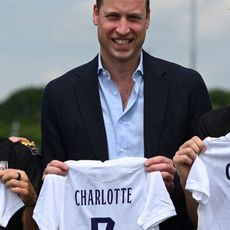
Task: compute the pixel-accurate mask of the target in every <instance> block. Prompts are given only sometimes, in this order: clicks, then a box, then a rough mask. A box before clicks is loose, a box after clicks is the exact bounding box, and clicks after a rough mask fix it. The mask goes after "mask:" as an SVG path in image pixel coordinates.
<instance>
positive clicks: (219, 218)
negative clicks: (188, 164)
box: [186, 133, 230, 230]
mask: <svg viewBox="0 0 230 230" xmlns="http://www.w3.org/2000/svg"><path fill="white" fill-rule="evenodd" d="M204 143H205V147H206V150H205V152H204V153H201V154H200V155H199V156H197V158H196V160H195V161H194V163H193V165H192V168H191V170H190V173H189V176H188V179H187V183H186V189H187V190H189V191H191V192H192V194H193V198H194V199H196V200H197V201H198V203H199V207H198V229H199V230H205V229H211V230H229V229H230V133H229V134H228V135H226V136H223V137H219V138H211V137H208V138H206V139H205V140H204Z"/></svg>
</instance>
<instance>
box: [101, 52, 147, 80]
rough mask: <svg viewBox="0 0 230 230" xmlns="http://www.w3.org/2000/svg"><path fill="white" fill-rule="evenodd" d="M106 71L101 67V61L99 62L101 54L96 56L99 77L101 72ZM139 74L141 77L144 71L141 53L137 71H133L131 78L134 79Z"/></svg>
mask: <svg viewBox="0 0 230 230" xmlns="http://www.w3.org/2000/svg"><path fill="white" fill-rule="evenodd" d="M103 71H106V70H105V69H104V67H103V65H102V60H101V54H100V53H99V54H98V69H97V73H98V75H100V73H101V72H103ZM137 72H139V73H140V74H141V75H142V76H143V74H144V69H143V51H141V57H140V62H139V64H138V66H137V69H136V70H135V71H134V73H133V76H134V78H135V76H136V73H137Z"/></svg>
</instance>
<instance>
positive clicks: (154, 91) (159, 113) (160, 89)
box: [143, 52, 169, 158]
mask: <svg viewBox="0 0 230 230" xmlns="http://www.w3.org/2000/svg"><path fill="white" fill-rule="evenodd" d="M157 62H158V59H156V58H153V57H151V56H150V55H148V54H147V53H145V52H144V59H143V63H144V146H145V157H147V158H149V157H152V156H156V155H158V145H159V141H160V137H161V132H162V128H163V121H164V115H165V110H166V104H167V98H168V88H169V83H168V80H167V78H166V77H165V76H164V75H165V73H166V68H165V67H164V66H162V65H161V64H160V63H157Z"/></svg>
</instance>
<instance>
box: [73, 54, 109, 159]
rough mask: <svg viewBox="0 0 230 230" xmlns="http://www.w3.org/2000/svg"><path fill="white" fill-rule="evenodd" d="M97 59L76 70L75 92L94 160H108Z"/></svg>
mask: <svg viewBox="0 0 230 230" xmlns="http://www.w3.org/2000/svg"><path fill="white" fill-rule="evenodd" d="M97 63H98V61H97V57H96V58H94V59H93V61H91V62H89V63H88V64H86V65H84V66H82V67H80V68H79V69H77V75H78V77H79V78H78V80H77V81H76V84H75V89H76V90H75V92H76V95H77V97H78V103H79V107H80V111H81V113H82V118H83V119H84V122H85V124H84V125H85V127H86V130H87V132H88V135H89V139H90V141H91V143H92V146H93V151H94V153H95V157H96V159H100V160H102V161H104V160H107V159H108V148H107V140H106V132H105V126H104V120H103V114H102V109H101V103H100V96H99V90H98V75H97V66H98V64H97Z"/></svg>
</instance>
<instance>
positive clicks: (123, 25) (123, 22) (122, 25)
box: [116, 18, 130, 35]
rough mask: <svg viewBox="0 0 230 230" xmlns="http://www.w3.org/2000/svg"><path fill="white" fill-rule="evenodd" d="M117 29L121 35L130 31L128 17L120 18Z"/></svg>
mask: <svg viewBox="0 0 230 230" xmlns="http://www.w3.org/2000/svg"><path fill="white" fill-rule="evenodd" d="M116 31H117V32H118V33H119V34H121V35H125V34H127V33H129V31H130V28H129V22H128V21H127V19H126V18H121V19H120V21H119V22H118V24H117V28H116Z"/></svg>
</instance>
